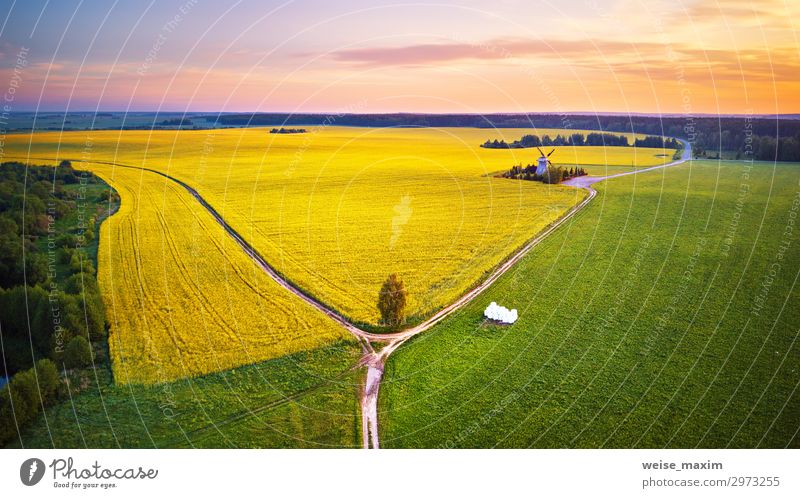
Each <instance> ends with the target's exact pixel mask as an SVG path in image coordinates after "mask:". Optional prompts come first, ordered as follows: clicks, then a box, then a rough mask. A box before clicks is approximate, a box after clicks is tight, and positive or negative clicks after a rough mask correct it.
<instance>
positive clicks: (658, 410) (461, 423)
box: [379, 161, 800, 448]
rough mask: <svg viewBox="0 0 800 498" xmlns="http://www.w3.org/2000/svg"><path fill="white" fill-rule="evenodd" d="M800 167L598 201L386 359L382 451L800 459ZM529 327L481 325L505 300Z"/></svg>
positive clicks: (638, 182)
mask: <svg viewBox="0 0 800 498" xmlns="http://www.w3.org/2000/svg"><path fill="white" fill-rule="evenodd" d="M798 180H800V165H797V164H785V163H784V164H778V165H773V164H772V163H755V164H753V166H752V170H751V171H748V169H747V166H746V164H745V163H722V164H720V163H718V162H712V161H708V162H703V161H695V162H693V163H690V164H687V165H682V166H678V167H674V168H668V169H666V170H661V171H655V172H650V173H647V174H643V175H636V176H627V177H622V178H617V179H614V180H610V181H608V182H604V183H600V184H597V185H596V187H597V190H598V196H597V197H596V198H595V199H594V200H593V201H592V203H591V204H590V205H589V206H588V207H587V208H586V209H585V210H584V211H582V212H581V213H579V214H578V215H577V216H575V217H574V218H573V219H572V220H571V221H570V222H569V223H568V224H566V226H564V227H562V228H561V229H560V230H559V231H558V232H556V233H555V234H553V235H552V236H550V237H548V238H547V239H546V240H545V241H544V242H543V243H542V244H541V245H540V246H538V247H537V248H536V249H535V250H534V251H533V252H532V253H531V254H529V255H528V256H527V257H526V258H525V259H524V260H523V261H521V262H520V263H519V264H518V265H517V267H516V268H514V269H513V270H512V271H510V272H509V273H508V274H506V275H505V276H504V277H503V278H502V279H501V280H500V281H498V283H497V284H495V285H494V286H493V287H492V288H491V289H490V290H489V291H487V292H486V293H485V294H483V295H482V296H480V297H479V298H478V299H476V300H475V301H474V302H473V303H472V304H471V305H469V306H467V307H466V308H464V309H463V310H462V311H461V312H459V313H458V314H457V315H455V316H453V317H450V318H449V319H447V320H446V321H444V322H443V323H441V324H440V325H438V326H437V327H435V328H434V329H432V330H430V331H428V332H427V333H425V334H423V335H421V336H419V337H417V338H415V339H414V340H412V341H411V342H409V343H408V344H406V345H405V346H403V347H402V348H401V349H399V350H398V351H397V352H396V353H395V354H394V355H392V356H391V357H390V359H389V361H388V364H387V370H386V373H385V376H384V382H383V384H382V387H381V389H382V390H381V398H380V407H379V410H380V412H379V420H380V421H381V431H382V433H381V439H382V444H383V446H384V447H592V448H593V447H624V448H627V447H681V448H692V447H743V448H751V447H752V448H756V447H787V446H788V447H795V448H797V447H800V434H799V432H798V427H799V424H798V421H799V420H800V393H798V392H797V386H798V383H800V366H799V365H800V343H798V341H797V338H798V334H799V333H800V330H798V325H799V324H800V307H798V306H797V304H798V303H800V291H798V288H797V287H796V279H797V277H798V272H799V271H800V238H799V237H798V236H800V228H799V227H798V225H797V215H798V209H799V208H800V197H798V195H800V194H799V193H798V192H800V184H798ZM490 301H497V302H498V303H500V304H502V305H505V306H508V307H509V308H512V307H513V308H518V309H519V310H520V320H519V321H518V322H517V323H516V324H515V325H513V326H510V327H506V328H500V327H497V326H491V325H486V324H484V323H482V317H481V314H482V310H483V308H484V307H485V306H486V305H487V304H488V303H489V302H490Z"/></svg>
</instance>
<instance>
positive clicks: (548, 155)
mask: <svg viewBox="0 0 800 498" xmlns="http://www.w3.org/2000/svg"><path fill="white" fill-rule="evenodd" d="M555 151H556V150H555V149H553V150H551V151H550V154H552V153H553V152H555ZM550 154H547V157H550Z"/></svg>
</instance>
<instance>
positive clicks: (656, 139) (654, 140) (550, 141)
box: [481, 132, 681, 149]
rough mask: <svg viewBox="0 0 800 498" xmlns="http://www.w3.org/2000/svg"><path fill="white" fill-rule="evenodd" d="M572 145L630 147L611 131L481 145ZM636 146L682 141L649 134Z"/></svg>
mask: <svg viewBox="0 0 800 498" xmlns="http://www.w3.org/2000/svg"><path fill="white" fill-rule="evenodd" d="M562 145H572V146H576V147H581V146H607V147H630V146H631V144H630V143H629V142H628V137H627V136H626V135H613V134H611V133H594V132H593V133H587V134H586V135H584V134H583V133H573V134H572V135H569V136H563V135H560V134H559V135H556V137H555V138H550V135H544V136H542V137H541V138H539V136H538V135H524V136H523V137H522V138H520V139H519V140H514V141H513V142H511V143H507V142H506V141H505V140H497V139H495V140H487V141H486V142H484V143H483V144H482V145H481V147H484V148H486V149H524V148H529V147H547V146H562ZM633 146H634V147H663V148H668V149H678V148H680V147H681V143H680V142H679V141H678V140H676V139H674V138H664V137H661V136H654V135H649V136H646V137H645V138H637V139H635V140H634V142H633Z"/></svg>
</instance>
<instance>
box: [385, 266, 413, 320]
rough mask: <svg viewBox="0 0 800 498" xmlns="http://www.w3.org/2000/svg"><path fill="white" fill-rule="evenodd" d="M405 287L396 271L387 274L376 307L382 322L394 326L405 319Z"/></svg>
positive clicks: (406, 293)
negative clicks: (387, 276)
mask: <svg viewBox="0 0 800 498" xmlns="http://www.w3.org/2000/svg"><path fill="white" fill-rule="evenodd" d="M407 295H408V292H406V287H405V285H403V281H402V280H400V277H398V276H397V274H396V273H392V274H391V275H389V278H387V279H386V282H384V283H383V287H381V292H380V294H379V295H378V309H379V310H380V312H381V319H382V320H383V323H385V324H386V325H389V326H391V327H396V326H398V325H400V324H401V323H403V321H404V320H405V311H406V296H407Z"/></svg>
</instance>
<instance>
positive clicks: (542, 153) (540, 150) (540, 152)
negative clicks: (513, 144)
mask: <svg viewBox="0 0 800 498" xmlns="http://www.w3.org/2000/svg"><path fill="white" fill-rule="evenodd" d="M536 148H537V149H539V154H541V155H542V157H547V156H545V155H544V151H543V150H542V149H541V148H539V147H538V146H537V147H536Z"/></svg>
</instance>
